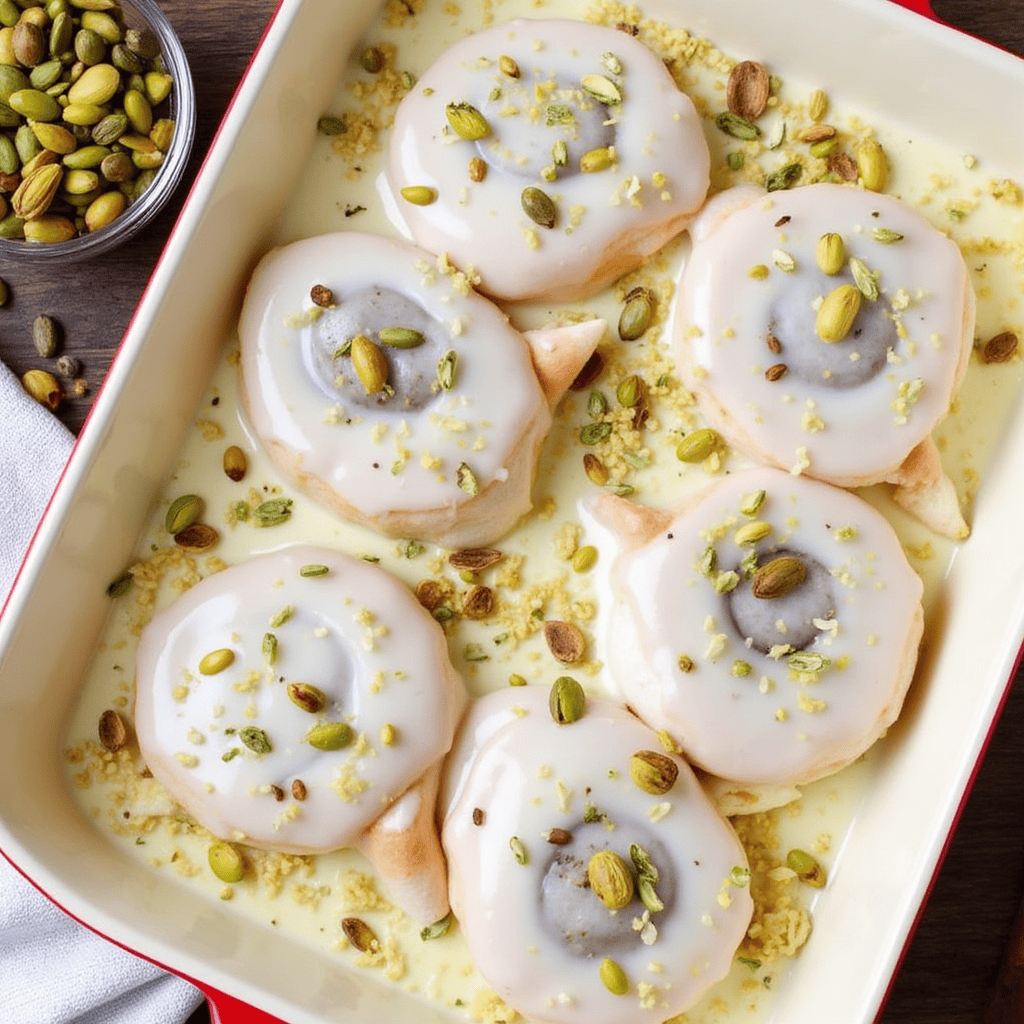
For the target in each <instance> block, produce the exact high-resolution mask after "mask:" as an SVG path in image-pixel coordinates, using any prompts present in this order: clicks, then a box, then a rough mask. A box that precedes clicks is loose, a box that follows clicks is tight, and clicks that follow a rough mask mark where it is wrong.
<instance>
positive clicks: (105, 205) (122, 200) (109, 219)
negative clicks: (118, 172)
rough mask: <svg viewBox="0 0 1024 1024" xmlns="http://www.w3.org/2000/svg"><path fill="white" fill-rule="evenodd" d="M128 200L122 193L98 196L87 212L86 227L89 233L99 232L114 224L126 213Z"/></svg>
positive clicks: (108, 193) (107, 193)
mask: <svg viewBox="0 0 1024 1024" xmlns="http://www.w3.org/2000/svg"><path fill="white" fill-rule="evenodd" d="M127 206H128V200H127V198H126V197H125V196H124V195H123V194H122V193H121V192H114V191H111V192H104V193H103V194H102V195H99V196H97V197H96V198H95V199H94V200H93V201H92V202H91V203H90V204H89V205H88V206H87V207H86V210H85V226H86V229H87V230H88V231H99V230H100V229H101V228H105V227H106V226H107V225H108V224H112V223H113V222H114V221H115V220H117V218H118V217H120V216H121V214H122V213H124V211H125V209H126V208H127Z"/></svg>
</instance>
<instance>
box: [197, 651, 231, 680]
mask: <svg viewBox="0 0 1024 1024" xmlns="http://www.w3.org/2000/svg"><path fill="white" fill-rule="evenodd" d="M234 661H235V652H234V651H233V650H232V649H231V648H230V647H219V648H218V649H217V650H215V651H210V652H209V653H208V654H204V655H203V656H202V657H201V658H200V659H199V674H200V675H204V676H215V675H218V674H219V673H221V672H223V671H224V670H225V669H226V668H230V667H231V665H233V664H234Z"/></svg>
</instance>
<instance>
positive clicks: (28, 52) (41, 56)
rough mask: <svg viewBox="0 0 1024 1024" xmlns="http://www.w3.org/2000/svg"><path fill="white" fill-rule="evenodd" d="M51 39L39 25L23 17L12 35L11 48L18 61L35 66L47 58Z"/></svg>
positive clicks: (26, 65)
mask: <svg viewBox="0 0 1024 1024" xmlns="http://www.w3.org/2000/svg"><path fill="white" fill-rule="evenodd" d="M48 42H49V40H48V39H47V38H46V34H45V33H44V32H43V30H42V28H41V27H40V26H39V25H36V24H35V23H34V22H32V21H30V20H29V19H27V18H25V17H22V18H21V20H20V21H19V22H18V24H17V25H15V26H14V32H13V33H12V35H11V48H12V50H13V51H14V56H15V57H17V59H18V63H19V64H21V65H23V66H24V67H27V68H34V67H35V66H36V65H37V64H42V62H43V61H44V60H46V55H47V49H48V47H47V44H48Z"/></svg>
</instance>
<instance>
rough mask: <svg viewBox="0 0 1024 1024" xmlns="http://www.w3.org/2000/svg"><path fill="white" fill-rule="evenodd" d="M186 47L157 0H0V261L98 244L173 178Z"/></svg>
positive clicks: (141, 215)
mask: <svg viewBox="0 0 1024 1024" xmlns="http://www.w3.org/2000/svg"><path fill="white" fill-rule="evenodd" d="M195 123H196V114H195V91H194V88H193V84H192V77H191V74H190V72H189V67H188V62H187V60H186V58H185V52H184V50H183V49H182V46H181V43H180V42H179V40H178V37H177V36H176V35H175V32H174V29H173V28H172V27H171V24H170V22H168V20H167V18H166V17H165V16H164V14H163V12H162V11H161V10H160V8H159V6H158V5H157V3H156V2H154V0H0V260H2V259H4V258H9V259H17V260H21V261H30V262H34V263H48V262H50V261H57V262H66V261H68V260H78V259H85V258H87V257H90V256H94V255H97V254H99V253H103V252H107V251H109V250H110V249H113V248H114V247H115V246H118V245H120V244H121V243H122V242H124V241H126V240H127V239H129V238H131V237H132V236H133V235H135V234H137V233H138V232H139V231H141V230H142V229H143V228H144V227H145V226H146V225H147V224H149V223H150V221H152V219H153V218H154V217H155V216H156V215H157V213H158V212H159V211H160V209H161V208H162V207H163V206H164V205H165V204H166V202H167V201H168V199H169V198H170V197H171V195H172V193H173V192H174V190H175V188H176V187H177V185H178V183H179V182H180V180H181V177H182V175H183V173H184V171H185V166H186V164H187V162H188V157H189V153H190V151H191V148H192V140H193V137H194V135H195Z"/></svg>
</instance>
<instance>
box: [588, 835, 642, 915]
mask: <svg viewBox="0 0 1024 1024" xmlns="http://www.w3.org/2000/svg"><path fill="white" fill-rule="evenodd" d="M587 881H588V882H589V883H590V888H591V890H592V891H593V893H594V895H595V896H596V897H597V898H598V899H599V900H600V901H601V902H602V903H603V904H604V905H605V906H606V907H607V908H608V909H609V910H622V908H623V907H628V906H629V904H630V903H631V902H632V901H633V893H634V892H635V891H636V886H635V884H634V882H633V872H632V870H631V869H630V867H629V865H628V864H627V863H626V862H625V861H624V860H623V859H622V858H621V857H620V856H619V855H618V854H617V853H615V851H614V850H598V851H597V853H595V854H594V855H593V856H592V857H591V858H590V861H589V862H588V863H587Z"/></svg>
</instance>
